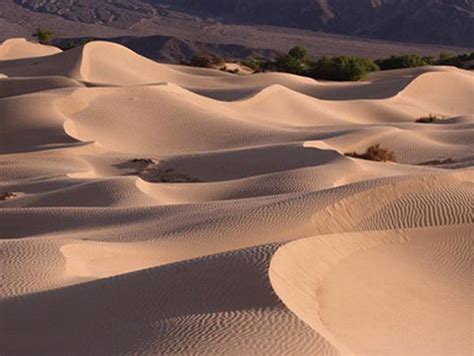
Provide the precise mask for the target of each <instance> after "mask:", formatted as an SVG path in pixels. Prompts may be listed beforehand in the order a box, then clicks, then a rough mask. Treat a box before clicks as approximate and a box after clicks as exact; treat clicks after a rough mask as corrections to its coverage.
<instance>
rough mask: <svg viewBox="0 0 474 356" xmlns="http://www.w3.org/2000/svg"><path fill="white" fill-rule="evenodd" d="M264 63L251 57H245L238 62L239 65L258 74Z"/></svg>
mask: <svg viewBox="0 0 474 356" xmlns="http://www.w3.org/2000/svg"><path fill="white" fill-rule="evenodd" d="M263 62H264V61H262V60H260V59H256V58H253V57H247V58H245V59H243V60H241V61H240V64H241V65H243V66H245V67H247V68H250V69H252V70H253V71H254V72H260V71H261V69H262V64H263Z"/></svg>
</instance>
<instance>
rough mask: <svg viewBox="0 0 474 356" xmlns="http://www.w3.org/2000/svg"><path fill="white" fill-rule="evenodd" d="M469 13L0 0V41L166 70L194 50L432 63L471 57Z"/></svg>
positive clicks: (437, 5) (403, 6)
mask: <svg viewBox="0 0 474 356" xmlns="http://www.w3.org/2000/svg"><path fill="white" fill-rule="evenodd" d="M423 4H424V5H423ZM472 7H473V6H472V1H471V0H443V1H434V0H425V1H420V0H410V1H406V0H371V1H369V0H350V1H349V0H252V1H251V0H234V1H228V0H199V1H197V0H163V1H161V0H160V1H158V0H100V1H99V0H2V1H0V41H1V40H4V39H6V38H9V37H26V38H32V33H33V32H34V31H35V30H36V29H37V28H38V27H40V28H45V29H48V30H52V31H53V32H54V34H55V38H56V42H55V43H66V44H67V42H68V41H69V40H70V39H73V40H74V39H76V40H77V39H80V38H95V39H97V38H98V39H109V40H112V41H115V42H119V43H122V44H125V45H127V46H129V47H131V48H133V49H134V50H136V51H138V52H139V53H141V54H143V55H146V56H148V57H151V58H153V59H159V60H163V61H167V62H179V61H180V60H185V59H189V58H190V56H192V55H193V54H195V53H197V52H200V51H212V52H213V53H215V54H219V55H222V56H224V57H227V58H230V59H232V58H241V57H243V56H247V55H256V56H267V55H272V54H274V53H275V51H280V52H285V51H287V50H288V49H289V48H291V47H293V46H295V45H302V46H304V47H306V48H308V50H309V53H310V54H311V55H313V56H319V55H356V56H367V57H371V58H379V57H384V56H388V55H391V54H400V53H419V54H421V55H437V54H439V53H440V52H442V51H443V52H453V53H460V52H468V51H469V52H470V51H472V48H474V43H473V41H474V37H473V36H468V35H467V34H468V33H472V32H473V31H472V30H473V29H472V19H473V17H472V14H473V11H472ZM374 38H377V39H374ZM387 39H388V40H387ZM397 41H398V42H397ZM400 41H402V42H400ZM413 41H419V42H427V43H430V44H420V43H414V42H413ZM76 42H77V41H76ZM410 42H412V43H410ZM437 43H444V44H447V45H439V44H437ZM461 45H462V47H460V46H461Z"/></svg>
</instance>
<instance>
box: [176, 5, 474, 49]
mask: <svg viewBox="0 0 474 356" xmlns="http://www.w3.org/2000/svg"><path fill="white" fill-rule="evenodd" d="M168 4H169V5H170V6H174V7H175V8H177V9H180V10H185V11H189V10H192V11H194V12H195V13H197V14H200V15H208V16H216V17H221V18H222V19H224V20H225V21H230V22H236V23H247V24H248V23H258V24H269V25H277V26H285V27H296V28H303V29H310V30H317V31H326V32H331V33H339V34H346V35H355V36H361V37H369V38H378V39H384V40H396V41H407V42H420V43H436V44H451V45H452V44H454V45H459V46H470V47H473V46H474V35H473V34H474V11H473V8H474V5H473V4H474V1H473V0H168Z"/></svg>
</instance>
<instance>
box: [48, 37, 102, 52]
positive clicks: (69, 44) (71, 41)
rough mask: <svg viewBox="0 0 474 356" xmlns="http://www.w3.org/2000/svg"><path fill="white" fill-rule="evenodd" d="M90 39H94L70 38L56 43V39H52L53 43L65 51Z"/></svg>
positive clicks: (90, 40)
mask: <svg viewBox="0 0 474 356" xmlns="http://www.w3.org/2000/svg"><path fill="white" fill-rule="evenodd" d="M92 41H94V39H93V38H77V39H74V38H71V39H68V40H67V41H61V42H60V43H56V41H54V45H55V46H57V47H59V48H61V49H62V50H63V51H67V50H70V49H73V48H76V47H80V46H83V45H85V44H87V43H89V42H92Z"/></svg>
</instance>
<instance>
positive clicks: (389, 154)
mask: <svg viewBox="0 0 474 356" xmlns="http://www.w3.org/2000/svg"><path fill="white" fill-rule="evenodd" d="M345 155H346V156H348V157H352V158H360V159H365V160H369V161H376V162H396V159H395V153H394V152H393V151H390V150H388V149H386V148H383V147H381V145H380V143H378V144H376V145H373V146H370V147H369V148H368V149H367V151H366V152H365V153H362V154H359V153H357V152H349V153H346V154H345Z"/></svg>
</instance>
